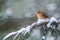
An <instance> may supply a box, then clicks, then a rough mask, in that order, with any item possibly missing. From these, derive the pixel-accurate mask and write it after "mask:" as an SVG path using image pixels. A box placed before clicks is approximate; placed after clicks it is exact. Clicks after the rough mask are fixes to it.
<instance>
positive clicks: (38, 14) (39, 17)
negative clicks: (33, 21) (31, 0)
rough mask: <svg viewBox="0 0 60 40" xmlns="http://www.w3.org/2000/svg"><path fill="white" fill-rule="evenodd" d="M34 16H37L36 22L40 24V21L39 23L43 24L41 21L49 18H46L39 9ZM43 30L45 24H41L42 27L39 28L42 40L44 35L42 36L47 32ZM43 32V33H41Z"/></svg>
mask: <svg viewBox="0 0 60 40" xmlns="http://www.w3.org/2000/svg"><path fill="white" fill-rule="evenodd" d="M36 16H37V19H38V22H40V21H41V22H44V21H43V20H44V19H46V18H49V16H48V15H47V14H46V13H45V12H43V11H41V10H40V9H39V10H37V13H36ZM45 29H46V24H43V25H42V26H41V28H40V31H41V33H42V40H44V39H45V35H44V34H46V33H47V30H45ZM43 31H44V32H43Z"/></svg>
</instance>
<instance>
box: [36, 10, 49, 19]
mask: <svg viewBox="0 0 60 40" xmlns="http://www.w3.org/2000/svg"><path fill="white" fill-rule="evenodd" d="M36 16H37V19H46V18H49V17H48V15H47V14H46V13H45V12H43V11H41V10H37V13H36Z"/></svg>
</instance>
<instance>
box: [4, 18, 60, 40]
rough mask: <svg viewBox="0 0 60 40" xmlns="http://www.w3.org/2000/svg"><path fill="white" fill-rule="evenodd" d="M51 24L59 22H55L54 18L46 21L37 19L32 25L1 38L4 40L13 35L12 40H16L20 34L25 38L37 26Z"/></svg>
mask: <svg viewBox="0 0 60 40" xmlns="http://www.w3.org/2000/svg"><path fill="white" fill-rule="evenodd" d="M52 22H57V23H58V22H60V20H56V18H54V17H52V18H51V19H48V18H47V19H38V21H37V22H35V23H32V24H31V25H29V26H27V27H26V28H21V29H20V30H18V31H16V32H12V33H9V34H8V35H6V36H5V37H4V38H3V40H6V39H8V38H9V37H11V36H13V35H15V36H14V37H13V40H16V38H17V37H18V36H20V34H22V35H23V36H25V35H26V34H27V33H28V34H30V32H31V29H33V28H34V27H36V26H39V25H41V24H44V23H48V24H47V26H48V27H49V26H50V24H51V23H52Z"/></svg>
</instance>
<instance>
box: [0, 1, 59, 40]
mask: <svg viewBox="0 0 60 40" xmlns="http://www.w3.org/2000/svg"><path fill="white" fill-rule="evenodd" d="M37 9H40V10H42V11H43V12H45V13H46V14H47V15H48V16H49V17H51V16H52V15H54V14H55V13H58V14H60V0H0V40H2V38H3V37H4V36H5V35H7V34H8V33H10V32H12V31H17V30H19V29H20V28H22V27H26V26H28V25H30V24H32V23H33V22H36V20H37V18H36V11H37ZM37 32H38V31H37ZM38 35H39V34H38ZM30 40H33V39H30ZM35 40H36V39H35Z"/></svg>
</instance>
